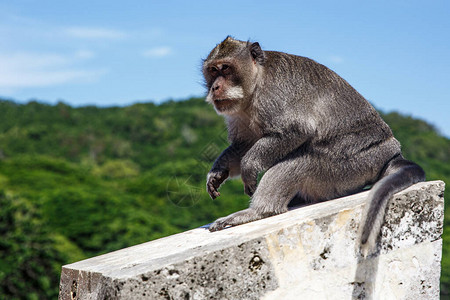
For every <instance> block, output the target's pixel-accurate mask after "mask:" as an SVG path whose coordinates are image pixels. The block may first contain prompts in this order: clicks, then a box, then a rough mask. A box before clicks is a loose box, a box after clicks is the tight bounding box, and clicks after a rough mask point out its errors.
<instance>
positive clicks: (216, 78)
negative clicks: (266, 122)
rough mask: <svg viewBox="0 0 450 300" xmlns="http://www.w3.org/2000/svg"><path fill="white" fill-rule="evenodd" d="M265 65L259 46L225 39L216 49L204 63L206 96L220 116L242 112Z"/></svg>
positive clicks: (228, 38)
mask: <svg viewBox="0 0 450 300" xmlns="http://www.w3.org/2000/svg"><path fill="white" fill-rule="evenodd" d="M264 61H265V55H264V51H262V50H261V47H260V46H259V44H258V43H253V44H252V43H249V42H243V41H239V40H235V39H233V38H231V37H227V38H226V39H225V40H224V41H223V42H222V43H220V44H219V45H217V46H216V47H215V48H214V49H213V50H212V51H211V53H210V54H209V55H208V58H207V59H206V60H205V61H204V63H203V75H204V76H205V83H206V88H207V89H208V95H207V96H206V101H207V102H209V103H211V104H213V105H214V108H215V109H216V111H217V112H218V113H219V114H228V115H229V114H234V113H237V112H239V111H240V110H242V109H245V106H246V102H247V103H249V101H250V98H251V97H252V95H253V91H254V90H255V87H256V82H257V77H258V74H260V73H261V72H262V71H261V68H262V65H263V64H264Z"/></svg>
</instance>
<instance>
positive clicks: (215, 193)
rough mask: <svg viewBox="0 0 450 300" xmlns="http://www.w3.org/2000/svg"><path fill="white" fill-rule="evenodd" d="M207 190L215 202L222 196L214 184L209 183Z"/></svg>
mask: <svg viewBox="0 0 450 300" xmlns="http://www.w3.org/2000/svg"><path fill="white" fill-rule="evenodd" d="M207 190H208V194H209V195H210V196H211V198H212V199H213V200H214V199H216V198H217V197H219V196H220V193H219V192H218V191H217V188H216V187H215V185H214V184H213V183H212V182H208V184H207Z"/></svg>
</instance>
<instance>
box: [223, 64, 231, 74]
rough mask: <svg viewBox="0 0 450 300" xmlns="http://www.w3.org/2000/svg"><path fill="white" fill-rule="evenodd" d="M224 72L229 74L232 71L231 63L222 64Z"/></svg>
mask: <svg viewBox="0 0 450 300" xmlns="http://www.w3.org/2000/svg"><path fill="white" fill-rule="evenodd" d="M222 73H223V74H225V75H228V74H230V73H231V68H230V66H229V65H222Z"/></svg>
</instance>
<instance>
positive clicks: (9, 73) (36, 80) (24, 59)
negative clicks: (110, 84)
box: [0, 51, 106, 90]
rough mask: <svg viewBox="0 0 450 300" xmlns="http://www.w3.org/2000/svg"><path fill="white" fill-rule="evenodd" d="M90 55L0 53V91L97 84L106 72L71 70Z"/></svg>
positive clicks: (83, 53)
mask: <svg viewBox="0 0 450 300" xmlns="http://www.w3.org/2000/svg"><path fill="white" fill-rule="evenodd" d="M93 55H94V54H93V53H92V52H89V51H79V52H77V53H75V54H72V55H66V56H63V55H58V54H37V53H30V52H20V53H12V54H3V53H0V66H2V67H1V68H0V88H1V90H13V89H20V88H28V87H44V86H53V85H59V84H64V83H69V82H91V81H94V80H97V79H98V78H99V77H101V76H102V75H103V74H105V73H106V70H92V69H91V70H83V69H80V68H77V67H74V66H73V65H74V64H75V63H77V62H79V61H80V60H85V59H88V58H90V57H92V56H93Z"/></svg>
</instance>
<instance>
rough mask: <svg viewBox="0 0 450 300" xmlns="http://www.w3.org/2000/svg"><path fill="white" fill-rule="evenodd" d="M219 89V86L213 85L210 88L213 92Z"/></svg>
mask: <svg viewBox="0 0 450 300" xmlns="http://www.w3.org/2000/svg"><path fill="white" fill-rule="evenodd" d="M219 88H220V86H219V85H213V87H212V88H211V90H212V91H213V92H214V91H217V90H218V89H219Z"/></svg>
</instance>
